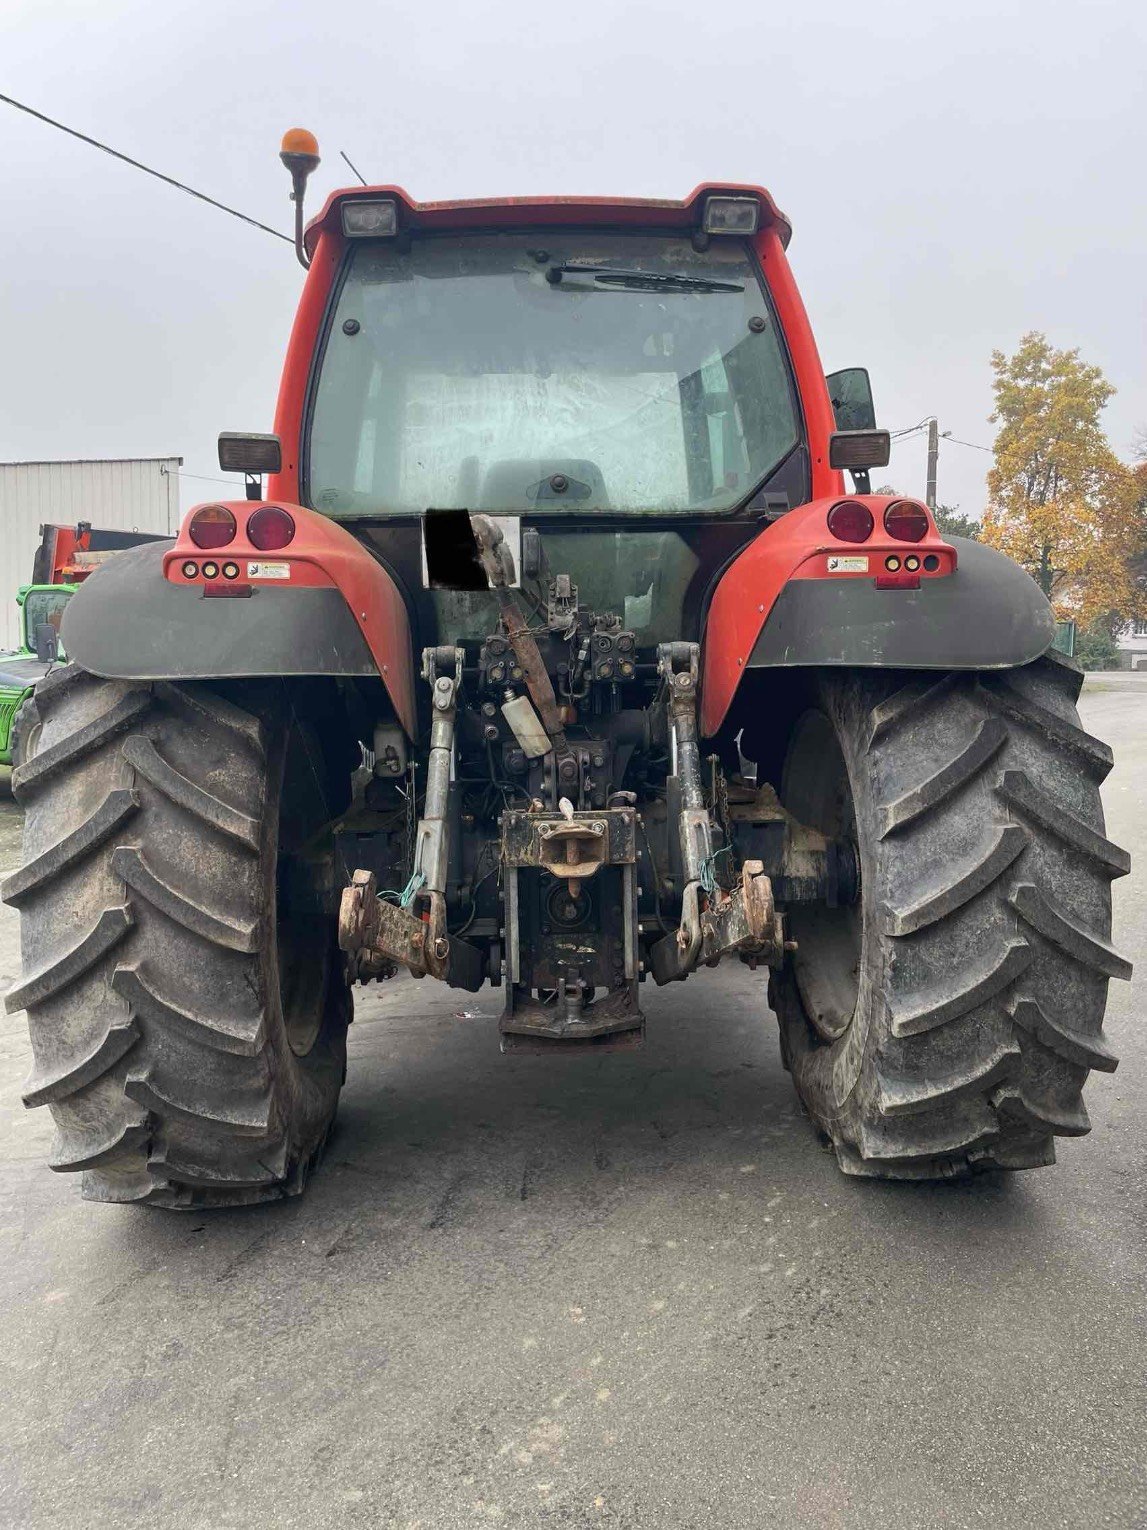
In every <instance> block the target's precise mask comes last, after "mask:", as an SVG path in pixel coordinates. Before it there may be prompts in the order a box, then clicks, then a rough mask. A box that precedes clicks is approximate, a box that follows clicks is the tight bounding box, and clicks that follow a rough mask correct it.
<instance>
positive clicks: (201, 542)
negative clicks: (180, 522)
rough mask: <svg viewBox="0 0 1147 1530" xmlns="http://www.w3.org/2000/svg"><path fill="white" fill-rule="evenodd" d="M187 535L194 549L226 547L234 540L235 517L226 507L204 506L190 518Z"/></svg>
mask: <svg viewBox="0 0 1147 1530" xmlns="http://www.w3.org/2000/svg"><path fill="white" fill-rule="evenodd" d="M187 535H188V536H189V537H190V538H191V540H192V541H193V542H194V543H195V545H196V547H202V548H211V547H226V546H227V543H228V542H233V541H234V540H235V517H234V516H233V515H232V514H231V512H230V510H228V508H227V506H226V505H204V506H203V508H202V510H197V511H196V512H195V514H194V515H193V516H192V517H191V524H190V525H189V526H188V528H187Z"/></svg>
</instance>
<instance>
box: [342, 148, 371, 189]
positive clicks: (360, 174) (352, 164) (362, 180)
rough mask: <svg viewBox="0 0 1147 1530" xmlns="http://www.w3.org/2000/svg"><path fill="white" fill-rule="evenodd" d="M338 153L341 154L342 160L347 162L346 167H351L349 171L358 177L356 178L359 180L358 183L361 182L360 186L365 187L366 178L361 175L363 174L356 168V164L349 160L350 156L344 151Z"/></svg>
mask: <svg viewBox="0 0 1147 1530" xmlns="http://www.w3.org/2000/svg"><path fill="white" fill-rule="evenodd" d="M339 153H340V154H341V155H342V157H343V159H345V160H346V162H347V164H348V165H350V167H351V170H352V171H353V172H354V173H355V175H357V176H358V178H359V180H360V181H361V182H362V184H363V185H364V186H365V185H367V179H366V176H365V175H363V173H362V171H361V170H360V169H359V168H358V166H357V165H356V164H355V163H354V162H353V161H352V159H351V157H350V155H349V154H348V153H347V152H346V150H345V149H340V150H339Z"/></svg>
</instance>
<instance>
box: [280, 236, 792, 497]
mask: <svg viewBox="0 0 1147 1530" xmlns="http://www.w3.org/2000/svg"><path fill="white" fill-rule="evenodd" d="M571 267H572V268H573V269H570V268H571ZM750 321H752V322H750ZM799 438H800V426H799V419H798V414H797V408H796V402H795V395H794V389H793V385H792V381H791V377H790V374H789V369H788V363H787V359H786V356H785V352H784V347H783V344H782V342H781V339H780V336H779V334H778V330H777V325H776V322H775V319H774V316H773V314H772V311H771V307H770V305H769V302H768V299H767V296H766V293H765V291H764V288H763V285H762V283H761V280H760V276H759V273H758V271H757V268H756V265H755V263H754V262H753V260H752V258H751V256H750V254H749V251H748V248H747V247H746V246H745V245H743V244H742V243H741V242H740V241H736V240H714V241H713V242H712V243H711V245H710V247H709V249H707V250H705V251H697V250H695V249H694V248H693V247H692V244H691V242H690V241H689V240H686V239H682V238H680V237H679V236H674V237H672V238H666V237H659V236H654V235H649V234H641V235H628V234H599V233H593V232H587V231H581V232H571V231H568V230H559V231H550V232H548V233H546V234H544V235H543V234H540V233H534V234H483V235H468V236H459V237H449V238H433V239H415V240H413V241H412V242H411V243H410V244H409V246H408V247H407V248H405V249H404V248H402V247H400V245H399V243H398V242H396V241H391V240H386V241H382V240H380V241H370V242H363V243H361V244H359V245H357V246H354V247H353V248H352V251H351V255H350V265H349V269H348V271H347V273H346V277H345V280H344V282H343V286H342V289H341V292H340V295H339V299H338V302H337V305H336V308H335V312H334V314H333V318H332V322H331V326H330V331H329V334H328V337H327V340H326V345H325V350H324V353H323V358H322V364H321V370H320V374H319V378H318V385H317V388H316V391H315V397H314V403H313V408H312V412H311V420H310V429H309V441H308V452H307V467H308V474H307V477H308V484H307V489H308V494H307V497H308V499H309V502H310V503H311V504H312V505H314V506H315V508H316V509H319V510H322V511H324V512H325V513H326V514H328V515H332V516H336V517H351V516H357V515H380V514H382V515H386V514H397V515H401V514H412V515H413V514H420V513H421V512H422V511H424V510H426V509H429V508H437V509H467V510H487V511H497V512H502V513H506V514H531V515H533V514H545V513H547V512H558V513H578V514H580V513H587V512H590V513H592V512H594V511H612V512H614V513H618V512H621V513H626V512H634V513H638V512H646V513H660V514H664V513H666V512H683V513H687V512H692V513H697V512H705V511H722V510H729V509H731V508H733V507H734V506H735V505H736V504H738V503H739V502H740V501H741V500H743V499H745V498H746V497H747V496H748V495H749V494H750V493H751V492H752V490H753V489H754V487H755V486H756V485H757V484H759V483H760V482H761V481H762V480H763V479H765V478H766V477H767V476H768V474H769V473H770V471H771V470H772V469H773V468H775V467H776V466H777V464H778V463H779V462H780V461H781V460H782V458H784V457H785V456H786V455H787V454H788V452H789V451H791V450H792V448H793V446H794V445H796V443H797V441H798V440H799Z"/></svg>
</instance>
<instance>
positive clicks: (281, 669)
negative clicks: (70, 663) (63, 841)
mask: <svg viewBox="0 0 1147 1530" xmlns="http://www.w3.org/2000/svg"><path fill="white" fill-rule="evenodd" d="M223 503H225V505H226V508H227V509H228V510H230V511H231V513H232V515H234V517H235V521H236V524H237V526H238V533H237V535H236V537H235V539H234V541H232V542H230V543H229V544H228V545H227V546H226V547H221V548H218V549H213V550H211V551H209V552H205V551H204V550H203V549H202V548H199V547H196V546H195V544H194V543H193V542H192V540H191V538H190V536H189V535H188V532H187V528H188V524H189V522H190V520H191V518H192V516H193V515H194V514H195V510H194V509H193V510H191V511H189V512H188V514H187V516H185V518H184V521H183V524H182V526H181V528H180V531H179V535H178V537H177V538H176V539H175V541H174V542H170V541H164V542H160V543H156V544H152V545H149V546H146V547H141V548H138V549H133V550H131V551H129V552H124V553H121V554H119V555H118V556H117V557H115V558H114V559H112V560H111V562H109V563H108V564H107V565H106V566H105V567H103V568H101V569H100V570H99V573H98V575H97V576H96V577H94V578H91V579H89V580H87V582H86V583H85V584H84V585H83V586H82V587H81V588H80V589H79V590H77V592H76V594H75V595H73V596H72V598H71V600H70V601H69V602H68V607H67V610H66V612H65V614H64V622H63V634H62V635H63V640H64V646H65V648H66V650H67V653H68V656H69V657H70V658H73V659H75V660H76V662H77V663H78V664H80V665H82V666H83V668H84V669H87V670H90V671H91V673H92V674H96V675H102V676H104V677H105V678H107V679H124V680H208V679H240V678H256V677H262V676H271V675H283V676H286V675H346V676H350V675H377V676H378V677H379V678H380V679H381V680H382V682H383V684H384V686H385V687H386V690H387V693H388V695H389V696H390V700H391V703H392V704H393V706H394V710H395V713H396V715H397V716H398V719H399V721H400V722H401V723H402V725H403V727H404V728H405V729H406V732H407V733H408V734H409V735H411V736H413V734H414V731H415V700H414V656H413V652H412V648H411V633H410V621H409V617H408V614H407V610H406V603H405V601H404V600H403V597H402V593H401V591H400V590H399V588H398V586H397V584H396V583H395V581H394V580H393V579H392V578H391V576H390V574H389V573H387V571H386V569H384V568H383V567H382V565H381V564H379V563H377V562H376V561H375V559H374V558H372V557H371V556H370V554H369V553H368V552H367V551H366V549H365V548H364V547H363V546H362V545H361V544H360V543H359V542H356V541H355V539H354V537H352V536H351V535H350V533H349V532H348V531H346V530H344V528H343V527H342V526H339V525H337V524H336V523H335V522H333V521H330V520H327V519H326V517H325V516H321V515H317V514H316V513H315V512H314V511H313V510H308V509H306V508H305V507H304V506H302V505H290V504H288V505H284V504H282V502H281V501H279V502H278V503H279V504H280V505H281V507H282V508H283V509H285V510H287V511H288V512H289V513H290V515H291V516H292V517H293V518H294V522H295V535H294V537H293V538H292V540H291V542H290V544H289V545H288V546H287V547H285V548H283V549H282V550H281V551H275V552H260V551H259V549H258V548H256V547H254V546H253V545H252V544H251V543H250V542H249V541H248V540H247V535H246V525H247V521H248V518H249V517H250V515H251V514H252V513H253V512H254V511H256V510H258V509H259V508H260V507H261V504H262V501H248V500H228V501H224V502H223ZM196 508H200V507H198V506H197V507H196ZM229 563H233V564H235V565H236V566H237V569H238V573H237V575H236V576H235V577H234V578H232V579H227V578H225V577H224V576H223V566H224V565H225V564H229ZM192 564H194V565H195V569H196V572H195V573H194V574H191V573H190V572H185V566H186V567H187V568H188V569H190V566H191V565H192ZM204 564H215V565H216V567H217V570H218V572H217V573H216V574H215V575H214V576H213V577H211V578H205V577H204V575H203V572H202V570H203V566H204Z"/></svg>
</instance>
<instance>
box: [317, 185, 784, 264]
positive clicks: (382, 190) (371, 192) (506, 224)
mask: <svg viewBox="0 0 1147 1530" xmlns="http://www.w3.org/2000/svg"><path fill="white" fill-rule="evenodd" d="M722 193H724V194H729V195H733V196H741V197H744V196H753V197H756V198H757V200H758V201H759V202H760V204H761V227H762V228H770V227H771V228H775V229H776V230H777V232H778V233H779V235H780V238H781V243H782V244H783V245H785V246H787V245H788V242H789V239H790V238H791V237H792V225H791V224H790V223H789V220H788V219H787V218H786V217H785V215H784V213H782V212H781V211H780V209H779V208H778V207H777V204H776V203H775V202H774V201H773V199H772V197H771V196H770V195H769V193H768V192H767V191H766V190H765V189H764V187H763V186H741V185H737V184H735V183H732V182H729V181H706V182H704V183H703V184H702V185H700V186H698V187H696V188H695V189H694V190H693V191H691V192H690V193H689V195H688V196H687V197H686V198H685V200H684V201H683V202H673V201H667V200H661V199H660V198H653V197H488V198H487V197H479V198H474V199H471V200H467V201H461V202H416V201H414V199H413V198H412V197H411V196H409V195H408V194H407V193H406V192H405V191H403V189H402V187H401V186H351V187H348V188H346V189H345V190H342V191H334V192H332V193H331V194H330V196H329V197H328V198H327V200H326V203H325V204H324V206H323V210H322V211H321V212H320V213H319V215H318V216H317V217H316V218H312V219H311V221H310V223H309V224H308V225H307V231H306V236H305V237H306V247H307V251H308V253H310V254H313V253H314V248H315V245H316V243H317V242H318V237H319V233H320V232H321V231H322V230H323V229H338V228H339V226H340V224H339V220H340V217H341V214H340V212H339V209H340V207H341V206H342V204H343V203H344V202H359V201H374V200H377V199H378V198H380V197H388V198H392V199H393V200H394V201H396V202H397V203H398V204H399V206H400V208H401V209H402V221H403V224H404V225H405V226H406V227H409V228H413V229H426V230H434V231H435V232H438V233H441V232H449V231H455V230H457V231H459V232H462V231H466V230H471V229H490V228H514V227H519V228H520V227H521V226H522V225H523V224H528V225H530V226H531V227H535V228H536V227H538V226H539V225H542V226H546V225H548V226H554V227H556V226H559V225H566V226H569V225H573V226H576V227H578V228H594V227H597V228H617V227H618V226H619V225H621V226H625V225H629V226H632V227H635V228H645V229H664V230H665V231H666V232H671V231H673V230H674V229H679V230H681V231H682V232H686V231H688V230H692V229H695V228H697V227H698V225H699V223H700V216H701V202H702V200H703V199H704V198H705V197H708V196H712V195H714V194H717V195H720V194H722Z"/></svg>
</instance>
